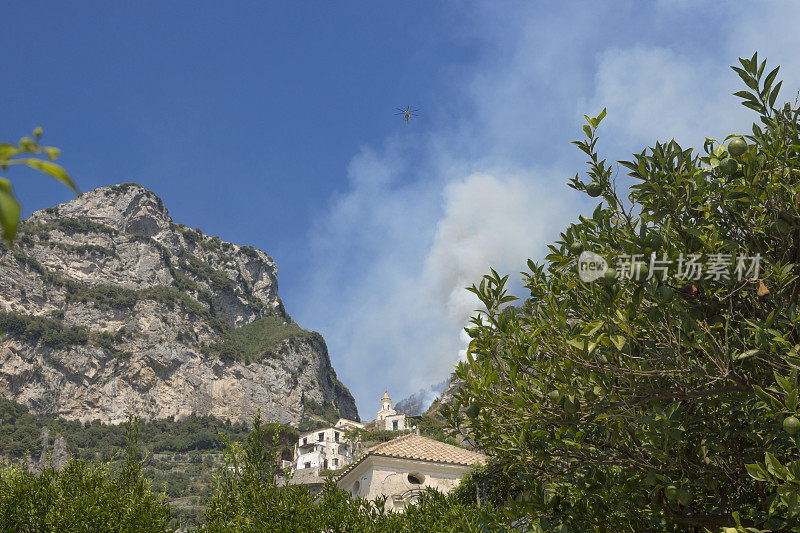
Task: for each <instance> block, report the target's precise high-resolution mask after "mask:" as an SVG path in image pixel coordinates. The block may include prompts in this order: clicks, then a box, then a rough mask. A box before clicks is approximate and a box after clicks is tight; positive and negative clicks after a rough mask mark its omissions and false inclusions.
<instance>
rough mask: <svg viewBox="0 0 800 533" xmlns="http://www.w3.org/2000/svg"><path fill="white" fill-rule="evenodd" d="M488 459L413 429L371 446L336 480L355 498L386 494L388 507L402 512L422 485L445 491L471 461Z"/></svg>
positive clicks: (476, 461)
mask: <svg viewBox="0 0 800 533" xmlns="http://www.w3.org/2000/svg"><path fill="white" fill-rule="evenodd" d="M485 462H486V456H485V455H483V454H480V453H477V452H473V451H470V450H465V449H463V448H459V447H458V446H452V445H450V444H445V443H443V442H439V441H435V440H433V439H429V438H427V437H422V436H420V435H416V434H413V433H411V434H408V435H403V436H402V437H397V438H396V439H394V440H391V441H389V442H384V443H382V444H379V445H377V446H373V447H372V448H370V449H368V450H367V451H366V452H365V453H364V454H363V455H362V456H361V457H360V458H359V459H358V461H356V462H355V463H353V464H352V465H350V466H349V467H348V468H347V469H346V470H345V471H344V472H342V474H340V475H339V477H338V478H337V480H336V483H337V485H338V486H339V487H340V488H342V489H344V490H346V491H348V492H349V493H350V495H351V497H353V498H366V499H368V500H374V499H375V498H376V497H378V496H387V500H386V504H385V505H386V509H387V510H389V511H400V512H402V511H403V510H404V509H405V506H406V505H408V504H410V503H413V502H414V501H415V500H416V498H417V496H418V495H419V493H420V491H421V490H422V489H424V488H426V487H431V488H434V489H436V490H438V491H439V492H442V493H445V494H446V493H448V492H450V491H451V490H452V489H453V488H454V487H455V486H456V485H458V483H459V481H460V480H461V478H462V477H463V476H464V474H466V473H467V472H468V471H469V469H470V467H471V466H472V465H474V464H485Z"/></svg>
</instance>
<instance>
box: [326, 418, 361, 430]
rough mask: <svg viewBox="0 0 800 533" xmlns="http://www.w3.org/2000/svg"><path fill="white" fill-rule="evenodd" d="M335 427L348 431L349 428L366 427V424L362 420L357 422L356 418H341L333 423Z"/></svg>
mask: <svg viewBox="0 0 800 533" xmlns="http://www.w3.org/2000/svg"><path fill="white" fill-rule="evenodd" d="M333 427H335V428H337V429H343V430H344V431H347V430H348V429H364V424H362V423H361V422H356V421H355V420H348V419H347V418H340V419H339V421H338V422H336V424H334V425H333Z"/></svg>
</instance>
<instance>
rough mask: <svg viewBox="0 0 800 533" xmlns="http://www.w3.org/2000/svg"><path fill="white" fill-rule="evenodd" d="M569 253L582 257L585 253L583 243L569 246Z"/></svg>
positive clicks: (574, 243) (577, 242)
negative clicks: (582, 253)
mask: <svg viewBox="0 0 800 533" xmlns="http://www.w3.org/2000/svg"><path fill="white" fill-rule="evenodd" d="M569 251H570V253H571V254H573V255H580V254H581V252H583V243H582V242H581V241H575V242H573V243H572V244H570V245H569Z"/></svg>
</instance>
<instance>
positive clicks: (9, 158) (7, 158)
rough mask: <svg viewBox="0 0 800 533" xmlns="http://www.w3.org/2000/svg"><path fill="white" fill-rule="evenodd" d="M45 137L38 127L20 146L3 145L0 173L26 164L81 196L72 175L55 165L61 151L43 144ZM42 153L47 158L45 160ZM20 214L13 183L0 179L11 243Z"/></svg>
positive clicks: (0, 204) (0, 213)
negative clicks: (42, 138) (40, 142)
mask: <svg viewBox="0 0 800 533" xmlns="http://www.w3.org/2000/svg"><path fill="white" fill-rule="evenodd" d="M41 137H42V128H36V129H35V130H33V137H23V138H22V139H20V140H19V143H17V144H16V145H14V144H9V143H0V170H2V171H3V172H5V171H6V170H8V167H10V166H14V165H25V166H28V167H30V168H33V169H35V170H38V171H39V172H42V173H44V174H47V175H48V176H51V177H52V178H54V179H56V180H58V181H60V182H61V183H63V184H64V185H66V186H67V187H69V188H70V189H72V190H73V191H75V192H76V193H77V192H78V188H77V187H76V186H75V183H74V182H73V181H72V178H70V177H69V174H67V172H66V171H65V170H64V169H63V168H62V167H61V166H60V165H58V164H57V163H54V161H55V160H56V159H57V158H58V156H59V155H60V153H61V151H60V150H59V149H58V148H54V147H52V146H42V145H41V144H39V139H40V138H41ZM41 154H43V155H44V157H41ZM20 213H21V209H20V205H19V201H18V200H17V197H16V196H15V195H14V191H13V189H12V188H11V182H10V181H9V180H8V179H7V178H5V177H0V228H2V238H3V240H4V241H6V242H7V243H8V244H11V242H12V241H13V240H14V235H15V234H16V232H17V225H18V224H19V217H20Z"/></svg>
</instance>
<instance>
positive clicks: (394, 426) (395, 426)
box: [392, 420, 397, 431]
mask: <svg viewBox="0 0 800 533" xmlns="http://www.w3.org/2000/svg"><path fill="white" fill-rule="evenodd" d="M392 429H393V430H394V431H397V420H395V421H393V422H392Z"/></svg>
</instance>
